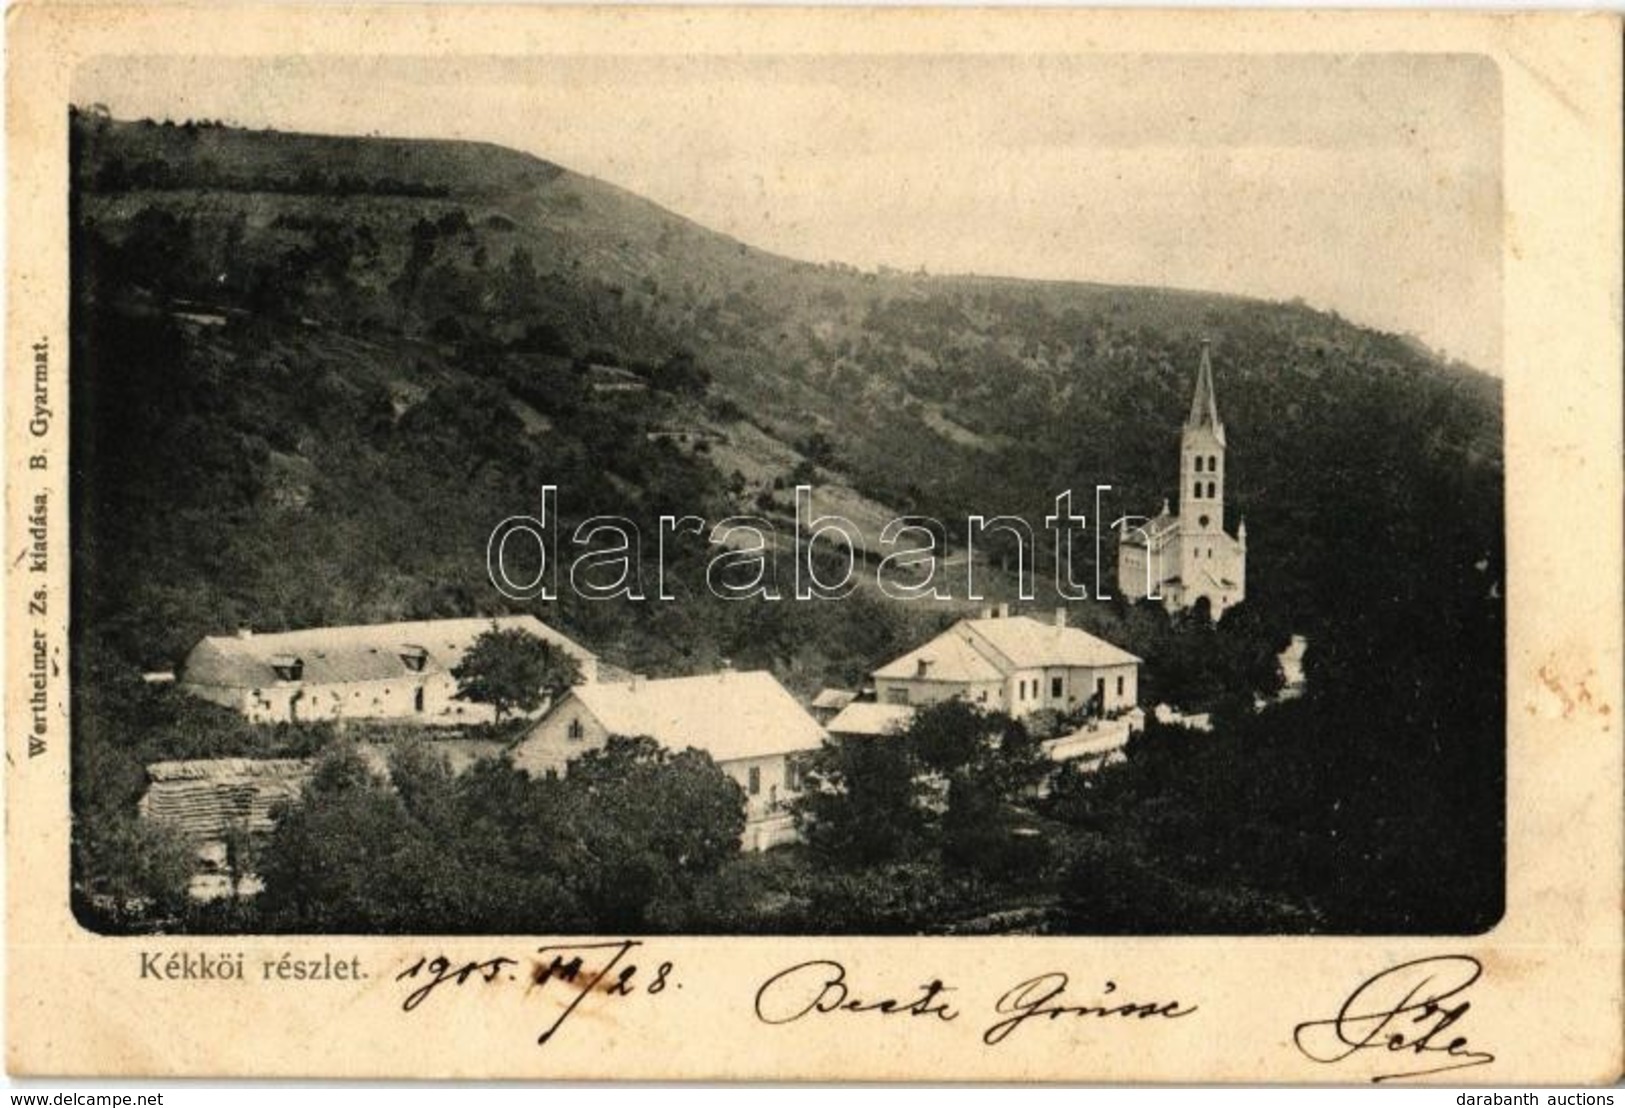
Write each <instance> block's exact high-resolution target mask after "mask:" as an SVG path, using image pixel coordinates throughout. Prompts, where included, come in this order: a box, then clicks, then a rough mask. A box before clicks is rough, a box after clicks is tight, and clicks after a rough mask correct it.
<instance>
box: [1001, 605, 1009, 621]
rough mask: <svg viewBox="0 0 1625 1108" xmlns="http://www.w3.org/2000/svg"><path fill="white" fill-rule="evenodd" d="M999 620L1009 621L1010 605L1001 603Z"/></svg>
mask: <svg viewBox="0 0 1625 1108" xmlns="http://www.w3.org/2000/svg"><path fill="white" fill-rule="evenodd" d="M999 618H1000V619H1009V618H1010V605H1009V604H1008V603H1001V604H1000V605H999Z"/></svg>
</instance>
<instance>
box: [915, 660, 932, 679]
mask: <svg viewBox="0 0 1625 1108" xmlns="http://www.w3.org/2000/svg"><path fill="white" fill-rule="evenodd" d="M930 672H931V659H930V658H921V659H920V660H919V661H918V662H916V663H915V670H914V676H915V677H921V678H923V677H925V676H927V675H928V674H929V673H930Z"/></svg>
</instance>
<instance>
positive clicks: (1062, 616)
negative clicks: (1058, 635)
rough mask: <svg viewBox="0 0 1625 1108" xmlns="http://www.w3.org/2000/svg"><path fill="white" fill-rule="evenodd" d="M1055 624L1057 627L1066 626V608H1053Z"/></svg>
mask: <svg viewBox="0 0 1625 1108" xmlns="http://www.w3.org/2000/svg"><path fill="white" fill-rule="evenodd" d="M1055 626H1057V627H1065V626H1066V609H1065V608H1056V609H1055Z"/></svg>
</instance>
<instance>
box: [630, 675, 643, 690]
mask: <svg viewBox="0 0 1625 1108" xmlns="http://www.w3.org/2000/svg"><path fill="white" fill-rule="evenodd" d="M628 683H629V684H630V685H631V688H632V691H633V692H637V691H638V690H639V689H641V688H643V674H641V673H634V674H633V675H632V680H631V681H630V682H628Z"/></svg>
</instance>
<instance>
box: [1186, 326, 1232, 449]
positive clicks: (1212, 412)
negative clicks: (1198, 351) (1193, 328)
mask: <svg viewBox="0 0 1625 1108" xmlns="http://www.w3.org/2000/svg"><path fill="white" fill-rule="evenodd" d="M1185 427H1186V429H1187V430H1195V429H1196V428H1199V427H1211V428H1212V429H1213V434H1214V437H1215V438H1217V439H1218V440H1219V442H1220V443H1223V442H1224V424H1223V423H1220V422H1219V402H1218V400H1217V399H1216V398H1215V397H1214V395H1213V362H1212V360H1211V359H1210V358H1209V357H1208V340H1207V339H1203V340H1202V365H1201V367H1200V368H1199V369H1198V370H1197V371H1196V392H1195V393H1194V394H1193V395H1192V396H1191V414H1190V417H1189V418H1188V419H1186V420H1185Z"/></svg>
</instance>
